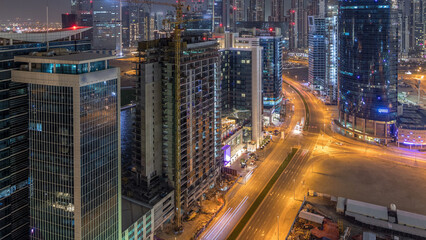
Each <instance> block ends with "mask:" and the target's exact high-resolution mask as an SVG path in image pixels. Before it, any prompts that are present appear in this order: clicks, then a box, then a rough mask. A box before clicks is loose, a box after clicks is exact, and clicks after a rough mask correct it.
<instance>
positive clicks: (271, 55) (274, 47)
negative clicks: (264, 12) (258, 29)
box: [259, 36, 283, 108]
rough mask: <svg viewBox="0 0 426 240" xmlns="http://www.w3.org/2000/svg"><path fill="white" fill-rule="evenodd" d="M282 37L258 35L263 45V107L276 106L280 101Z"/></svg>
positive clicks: (260, 43)
mask: <svg viewBox="0 0 426 240" xmlns="http://www.w3.org/2000/svg"><path fill="white" fill-rule="evenodd" d="M282 42H283V41H282V37H280V36H277V37H263V36H262V37H260V42H259V45H260V46H262V47H263V51H262V58H263V65H262V70H263V72H262V87H263V107H264V108H274V107H278V106H277V105H279V103H281V101H282V93H281V91H282V69H281V63H282V55H283V54H282V53H283V52H282Z"/></svg>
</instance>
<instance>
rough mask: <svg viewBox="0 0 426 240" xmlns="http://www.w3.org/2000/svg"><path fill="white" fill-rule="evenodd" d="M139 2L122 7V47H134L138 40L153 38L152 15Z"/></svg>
mask: <svg viewBox="0 0 426 240" xmlns="http://www.w3.org/2000/svg"><path fill="white" fill-rule="evenodd" d="M148 10H149V9H148V7H147V6H146V5H145V4H141V3H128V4H127V5H126V6H123V7H122V22H123V28H122V38H123V46H124V47H136V46H137V45H138V42H139V41H147V40H152V39H154V29H155V26H154V17H153V16H151V15H150V12H149V11H148Z"/></svg>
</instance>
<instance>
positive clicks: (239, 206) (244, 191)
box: [201, 92, 305, 240]
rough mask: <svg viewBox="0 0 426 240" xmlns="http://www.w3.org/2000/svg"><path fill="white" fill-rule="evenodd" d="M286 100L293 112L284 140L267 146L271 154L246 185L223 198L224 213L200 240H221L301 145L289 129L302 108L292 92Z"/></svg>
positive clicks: (236, 188) (301, 116) (298, 136)
mask: <svg viewBox="0 0 426 240" xmlns="http://www.w3.org/2000/svg"><path fill="white" fill-rule="evenodd" d="M288 96H289V98H291V99H295V100H294V101H293V104H294V105H295V111H294V114H293V117H292V119H291V121H290V124H289V127H288V128H287V130H286V133H285V136H286V139H285V140H281V139H280V140H278V137H275V138H276V139H275V140H274V141H275V142H274V143H273V145H272V146H271V147H273V149H272V151H271V152H270V154H269V155H267V156H266V157H265V159H264V160H263V162H262V163H261V164H260V166H259V167H258V168H257V169H256V171H255V172H254V174H253V175H252V177H251V178H250V179H249V180H248V181H247V183H244V184H243V183H237V185H236V186H234V187H233V188H232V189H231V190H230V191H229V192H228V193H227V194H226V196H225V207H224V209H223V210H222V211H221V213H220V214H219V215H218V217H216V218H215V220H214V221H213V222H212V223H211V224H210V225H209V227H208V228H207V229H206V230H205V231H204V233H203V235H202V236H201V239H206V240H207V239H208V240H214V239H225V238H226V237H227V236H228V235H229V234H230V233H231V232H232V229H233V228H234V226H236V224H237V223H238V222H239V220H240V218H241V217H242V216H243V215H244V213H245V212H246V210H247V209H248V207H249V206H250V205H251V204H252V203H253V201H254V200H255V199H256V197H257V196H258V195H259V194H260V192H261V191H262V190H263V188H264V187H265V185H266V184H267V182H268V181H269V179H270V178H271V177H272V175H273V174H274V173H275V171H276V170H277V168H278V166H279V165H280V164H281V163H282V162H283V161H284V159H285V157H286V156H287V154H288V153H289V152H290V150H291V148H292V147H294V146H296V145H300V144H301V140H302V135H301V134H296V133H294V131H293V129H294V128H295V126H296V124H297V122H300V121H301V119H302V118H303V117H304V116H305V108H304V107H303V102H302V101H301V99H300V98H299V97H298V96H297V94H296V93H295V92H289V95H288ZM240 182H241V181H240Z"/></svg>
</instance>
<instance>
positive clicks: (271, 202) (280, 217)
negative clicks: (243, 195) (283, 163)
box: [238, 79, 324, 239]
mask: <svg viewBox="0 0 426 240" xmlns="http://www.w3.org/2000/svg"><path fill="white" fill-rule="evenodd" d="M286 80H287V81H288V82H290V83H291V84H292V85H293V86H295V87H296V88H297V89H298V90H299V91H300V92H301V94H302V95H303V97H304V98H305V100H306V102H307V104H308V108H309V114H310V124H309V129H308V131H305V132H304V133H302V134H300V135H299V136H300V137H301V138H303V141H301V146H300V151H299V155H298V156H296V157H295V158H293V160H292V161H291V162H290V163H289V165H288V166H287V168H286V170H285V171H284V173H283V174H282V175H281V176H280V177H279V178H278V180H277V182H276V184H275V185H274V186H273V188H272V189H271V191H270V192H269V195H268V196H267V197H266V198H265V200H263V202H262V204H261V205H260V207H259V208H258V209H257V211H256V212H255V214H254V215H253V216H252V218H251V219H250V221H249V222H248V224H247V225H246V226H245V228H244V229H243V231H242V232H241V234H240V236H239V238H238V239H277V238H278V234H277V231H278V229H279V232H280V235H281V236H280V237H281V238H282V239H284V238H285V234H286V233H287V232H288V229H289V227H290V225H291V222H292V219H294V217H295V214H296V213H297V211H291V212H292V213H291V214H289V210H290V209H291V208H292V207H293V205H300V203H301V201H302V200H303V192H306V191H307V189H306V187H305V186H304V173H305V172H306V171H307V170H308V168H309V163H308V160H309V158H310V156H311V153H312V151H313V150H314V149H315V146H316V144H317V142H318V139H319V138H318V137H319V136H320V132H321V131H320V129H321V126H323V125H324V116H323V111H322V110H323V109H322V108H321V107H320V108H318V107H316V104H317V100H316V98H315V97H314V96H312V95H311V94H309V93H307V92H305V91H303V89H302V88H301V87H300V86H299V85H298V84H297V83H295V82H293V81H291V80H290V79H286ZM283 86H284V88H286V89H285V90H286V91H287V92H289V91H293V90H291V89H290V88H289V87H288V85H287V84H283ZM298 98H299V97H298ZM298 101H301V99H300V98H299V100H298ZM300 193H302V194H300ZM293 209H294V208H293ZM295 210H297V209H295ZM292 215H294V216H292ZM278 224H279V227H278Z"/></svg>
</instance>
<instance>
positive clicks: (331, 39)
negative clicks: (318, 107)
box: [324, 5, 339, 104]
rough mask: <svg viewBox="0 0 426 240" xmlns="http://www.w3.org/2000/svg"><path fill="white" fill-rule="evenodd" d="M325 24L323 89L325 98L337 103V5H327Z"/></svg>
mask: <svg viewBox="0 0 426 240" xmlns="http://www.w3.org/2000/svg"><path fill="white" fill-rule="evenodd" d="M326 12H327V17H326V18H325V24H326V38H325V44H326V48H327V51H326V75H325V86H324V88H325V91H326V96H327V100H328V102H329V103H331V104H336V103H337V95H338V84H337V76H338V53H339V49H338V45H339V42H338V41H339V40H338V18H337V14H338V5H328V6H327V11H326Z"/></svg>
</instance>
